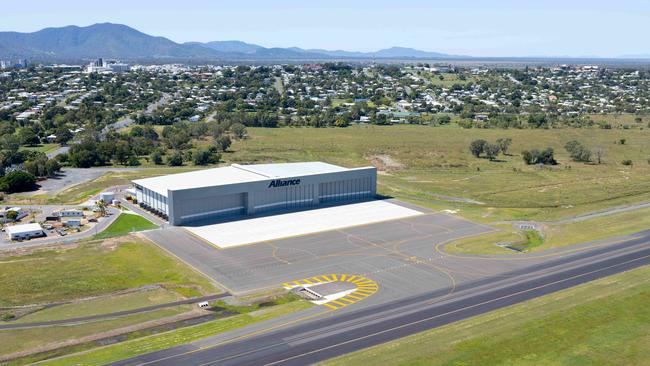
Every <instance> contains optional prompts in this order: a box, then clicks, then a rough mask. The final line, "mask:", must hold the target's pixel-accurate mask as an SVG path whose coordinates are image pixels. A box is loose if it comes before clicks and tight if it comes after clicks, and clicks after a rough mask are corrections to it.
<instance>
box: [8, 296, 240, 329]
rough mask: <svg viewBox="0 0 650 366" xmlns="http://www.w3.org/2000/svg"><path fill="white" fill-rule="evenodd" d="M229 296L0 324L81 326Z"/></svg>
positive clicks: (204, 297)
mask: <svg viewBox="0 0 650 366" xmlns="http://www.w3.org/2000/svg"><path fill="white" fill-rule="evenodd" d="M228 296H230V294H229V293H227V292H225V293H222V294H218V295H210V296H203V297H195V298H191V299H185V300H179V301H174V302H168V303H164V304H156V305H151V306H145V307H142V308H137V309H130V310H124V311H116V312H114V313H107V314H98V315H91V316H83V317H78V318H69V319H60V320H51V321H44V322H34V323H9V324H0V329H1V330H5V329H25V328H37V327H48V326H52V325H70V324H79V323H85V322H91V321H95V320H102V319H113V318H118V317H121V316H126V315H132V314H139V313H146V312H149V311H153V310H158V309H164V308H169V307H172V306H178V305H186V304H194V303H199V302H202V301H212V300H217V299H221V298H224V297H228Z"/></svg>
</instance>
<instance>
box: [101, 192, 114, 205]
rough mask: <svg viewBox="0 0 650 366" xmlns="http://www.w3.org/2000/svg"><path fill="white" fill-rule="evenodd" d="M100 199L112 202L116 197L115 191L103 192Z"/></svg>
mask: <svg viewBox="0 0 650 366" xmlns="http://www.w3.org/2000/svg"><path fill="white" fill-rule="evenodd" d="M99 199H100V200H103V201H104V202H106V203H111V202H113V200H114V199H115V192H102V193H100V194H99Z"/></svg>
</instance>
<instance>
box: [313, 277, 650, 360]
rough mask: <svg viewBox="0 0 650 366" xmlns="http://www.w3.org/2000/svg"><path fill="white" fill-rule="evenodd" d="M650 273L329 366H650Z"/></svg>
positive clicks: (513, 309)
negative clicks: (649, 305)
mask: <svg viewBox="0 0 650 366" xmlns="http://www.w3.org/2000/svg"><path fill="white" fill-rule="evenodd" d="M649 276H650V267H648V266H646V267H642V268H639V269H636V270H632V271H629V272H626V273H622V274H619V275H615V276H612V277H608V278H604V279H601V280H597V281H594V282H591V283H588V284H585V285H581V286H578V287H574V288H571V289H568V290H564V291H561V292H558V293H555V294H551V295H547V296H543V297H541V298H538V299H535V300H531V301H527V302H525V303H522V304H518V305H514V306H510V307H507V308H504V309H501V310H497V311H493V312H490V313H487V314H484V315H480V316H477V317H474V318H470V319H467V320H463V321H460V322H457V323H453V324H450V325H446V326H443V327H440V328H437V329H433V330H430V331H426V332H423V333H419V334H415V335H413V336H409V337H406V338H402V339H399V340H396V341H393V342H389V343H386V344H384V345H380V346H376V347H373V348H369V349H367V350H362V351H359V352H356V353H353V354H350V355H346V356H343V357H340V358H337V359H334V360H330V361H329V362H324V363H323V365H330V366H335V365H336V366H338V365H409V366H411V365H431V366H435V365H519V366H525V365H531V366H532V365H556V366H559V365H567V366H568V365H626V366H633V365H648V360H650V347H649V345H650V307H648V306H647V304H648V301H650V282H648V281H647V279H648V277H649Z"/></svg>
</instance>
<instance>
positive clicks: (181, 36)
mask: <svg viewBox="0 0 650 366" xmlns="http://www.w3.org/2000/svg"><path fill="white" fill-rule="evenodd" d="M319 3H320V4H319ZM402 3H406V2H405V1H404V2H403V1H396V0H393V1H384V0H374V1H365V0H347V1H339V0H328V1H321V2H316V1H308V0H303V1H298V0H294V1H289V0H265V1H264V0H251V1H242V0H239V1H208V0H182V1H178V0H176V1H168V0H158V1H151V0H142V1H138V0H129V1H126V0H110V1H92V0H91V1H88V0H84V1H76V0H75V1H65V0H60V1H29V2H24V1H10V2H6V3H5V4H3V5H2V13H3V15H2V16H0V19H1V21H0V30H4V31H9V30H11V31H21V32H31V31H35V30H38V29H41V28H44V27H52V26H63V25H69V24H75V25H90V24H93V23H97V22H114V23H122V24H126V25H129V26H132V27H134V28H136V29H138V30H141V31H143V32H145V33H149V34H152V35H160V36H164V37H167V38H170V39H171V40H173V41H176V42H185V41H212V40H231V39H237V40H242V41H246V42H251V43H257V44H260V45H263V46H267V47H289V46H298V47H303V48H327V49H345V50H360V51H372V50H377V49H380V48H386V47H390V46H404V47H414V48H419V49H423V50H428V51H438V52H446V53H453V54H466V55H474V56H604V57H616V56H621V55H640V54H646V55H648V54H650V43H648V42H647V35H648V34H650V1H646V0H636V1H633V0H617V1H602V0H592V1H583V0H575V1H574V0H563V1H558V0H545V1H541V0H534V1H526V0H519V1H514V0H483V1H480V0H451V1H450V0H447V1H437V0H434V1H418V0H411V1H408V4H402Z"/></svg>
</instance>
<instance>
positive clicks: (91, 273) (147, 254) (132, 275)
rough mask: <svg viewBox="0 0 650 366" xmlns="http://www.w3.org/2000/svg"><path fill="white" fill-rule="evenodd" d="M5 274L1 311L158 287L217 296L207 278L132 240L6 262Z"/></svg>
mask: <svg viewBox="0 0 650 366" xmlns="http://www.w3.org/2000/svg"><path fill="white" fill-rule="evenodd" d="M0 269H1V270H0V294H2V296H0V306H19V305H27V304H35V303H49V302H55V301H66V300H73V299H78V298H83V297H88V296H97V295H102V294H109V293H113V292H116V291H121V290H127V289H134V288H139V287H142V286H146V285H153V284H160V285H163V286H166V287H168V288H171V289H173V288H174V287H190V288H194V289H195V290H196V292H198V293H203V294H208V293H217V292H218V290H217V289H216V288H214V286H212V284H211V283H210V282H209V280H207V279H206V278H204V277H203V276H201V275H199V274H198V273H196V272H194V271H192V270H191V269H190V268H188V267H186V266H185V265H184V264H181V263H179V262H177V261H176V260H175V259H174V258H172V257H170V256H168V255H167V254H166V253H164V252H163V251H162V250H161V249H159V248H158V247H156V246H155V245H153V244H151V243H150V242H147V241H144V240H141V239H137V238H133V237H126V238H119V239H118V238H116V239H110V240H105V241H103V242H99V241H94V242H86V243H80V244H78V245H77V246H76V247H68V248H65V249H63V248H62V249H57V250H42V251H36V252H34V253H32V254H28V255H17V256H11V257H4V258H2V260H1V261H0Z"/></svg>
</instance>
